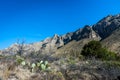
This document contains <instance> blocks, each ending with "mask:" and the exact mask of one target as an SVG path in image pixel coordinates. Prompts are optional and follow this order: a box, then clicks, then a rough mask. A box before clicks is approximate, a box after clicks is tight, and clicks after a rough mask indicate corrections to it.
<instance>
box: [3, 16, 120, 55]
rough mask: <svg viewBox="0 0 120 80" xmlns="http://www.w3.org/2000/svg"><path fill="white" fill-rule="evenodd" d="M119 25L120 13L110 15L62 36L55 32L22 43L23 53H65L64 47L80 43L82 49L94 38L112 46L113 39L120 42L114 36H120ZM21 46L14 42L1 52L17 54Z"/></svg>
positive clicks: (71, 46)
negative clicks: (40, 38) (46, 36)
mask: <svg viewBox="0 0 120 80" xmlns="http://www.w3.org/2000/svg"><path fill="white" fill-rule="evenodd" d="M119 27H120V14H118V15H114V16H112V15H109V16H107V17H105V18H103V19H101V20H100V21H99V22H97V23H96V24H94V25H93V26H89V25H86V26H84V27H83V28H80V29H78V30H76V31H74V32H70V33H66V34H64V35H60V36H59V35H57V34H55V35H54V36H53V37H51V38H46V39H45V40H43V41H40V42H35V43H32V44H24V45H22V47H23V49H24V50H23V53H24V54H28V53H31V52H38V51H39V52H40V53H44V54H52V53H56V51H58V50H62V53H63V52H65V51H64V49H66V47H67V46H68V48H67V49H66V50H70V49H69V48H71V49H75V48H76V47H75V46H74V45H78V46H79V45H80V46H79V47H80V49H81V48H82V47H83V46H81V45H82V44H83V45H84V44H85V43H87V42H88V41H89V40H94V39H95V40H100V41H102V42H103V43H106V44H107V45H105V46H108V44H109V45H110V46H112V45H113V44H114V43H111V41H115V42H119V39H115V38H114V37H116V38H117V37H119ZM114 33H115V34H116V33H117V35H114ZM110 36H111V37H112V38H111V37H110ZM114 39H115V40H114ZM83 40H85V41H83ZM116 40H117V41H116ZM70 44H71V45H70ZM73 46H74V47H73ZM19 48H20V44H13V45H11V46H10V47H9V48H6V49H4V50H2V51H1V53H3V54H16V53H17V51H19V50H20V49H19ZM108 48H109V46H108ZM110 49H111V48H110ZM117 49H119V48H117ZM112 50H114V49H112ZM114 51H115V50H114ZM118 51H119V50H118Z"/></svg>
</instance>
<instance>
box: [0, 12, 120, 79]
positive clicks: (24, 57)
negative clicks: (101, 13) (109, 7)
mask: <svg viewBox="0 0 120 80" xmlns="http://www.w3.org/2000/svg"><path fill="white" fill-rule="evenodd" d="M119 36H120V14H118V15H114V16H112V15H109V16H107V17H105V18H103V19H101V20H100V21H98V22H97V23H96V24H94V25H93V26H89V25H86V26H84V27H83V28H80V29H78V30H76V31H74V32H69V33H66V34H64V35H57V34H55V35H54V36H53V37H49V38H46V39H45V40H42V41H40V42H35V43H32V44H25V43H24V42H17V43H15V44H13V45H11V46H10V47H8V48H6V49H4V50H1V51H0V54H1V55H0V64H1V65H0V80H120V59H119V58H120V56H119V54H120V37H119ZM93 40H94V41H98V42H99V43H101V44H102V47H105V49H104V48H101V49H103V51H104V52H106V53H105V54H107V53H110V54H107V56H106V55H105V56H106V57H109V56H110V57H111V56H112V57H115V59H114V60H112V59H111V58H109V60H106V59H101V58H96V57H94V56H96V55H94V56H91V57H90V58H86V57H85V56H83V55H82V54H81V51H82V50H83V47H84V46H85V45H87V43H89V42H90V41H93ZM107 48H108V50H110V51H111V52H110V51H108V50H107ZM88 49H89V48H88ZM94 50H96V48H95V49H94ZM88 51H91V50H88ZM112 51H114V52H112ZM100 54H101V55H102V56H103V55H104V54H103V53H100ZM114 55H115V56H114ZM116 55H117V56H116Z"/></svg>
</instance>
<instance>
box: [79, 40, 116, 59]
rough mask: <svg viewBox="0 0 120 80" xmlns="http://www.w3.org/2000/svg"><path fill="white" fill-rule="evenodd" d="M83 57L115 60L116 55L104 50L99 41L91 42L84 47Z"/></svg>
mask: <svg viewBox="0 0 120 80" xmlns="http://www.w3.org/2000/svg"><path fill="white" fill-rule="evenodd" d="M81 55H83V56H85V57H86V58H93V57H94V58H97V59H103V60H115V59H116V57H117V56H116V54H115V53H114V52H111V51H108V49H106V48H103V47H102V44H101V43H100V42H99V41H95V40H93V41H90V42H89V43H88V44H86V45H85V46H84V47H83V50H82V52H81Z"/></svg>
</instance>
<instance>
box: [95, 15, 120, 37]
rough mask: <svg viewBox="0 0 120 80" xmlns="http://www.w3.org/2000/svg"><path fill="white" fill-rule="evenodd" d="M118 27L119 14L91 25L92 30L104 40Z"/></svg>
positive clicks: (119, 24)
mask: <svg viewBox="0 0 120 80" xmlns="http://www.w3.org/2000/svg"><path fill="white" fill-rule="evenodd" d="M119 27H120V14H118V15H115V16H112V15H109V16H107V17H105V18H103V19H102V20H100V21H99V22H98V23H97V24H95V25H93V30H94V31H95V32H96V33H98V34H99V35H100V37H101V38H102V39H105V38H106V37H108V36H109V35H111V34H112V32H113V31H114V30H116V29H117V28H119Z"/></svg>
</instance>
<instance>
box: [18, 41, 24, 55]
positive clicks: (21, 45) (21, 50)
mask: <svg viewBox="0 0 120 80" xmlns="http://www.w3.org/2000/svg"><path fill="white" fill-rule="evenodd" d="M17 48H18V49H17V54H19V55H20V56H21V55H22V54H23V53H24V51H25V40H24V39H23V40H22V41H20V40H19V39H18V40H17Z"/></svg>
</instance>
